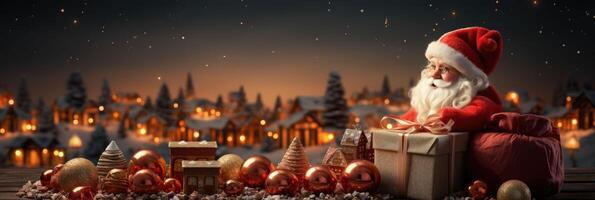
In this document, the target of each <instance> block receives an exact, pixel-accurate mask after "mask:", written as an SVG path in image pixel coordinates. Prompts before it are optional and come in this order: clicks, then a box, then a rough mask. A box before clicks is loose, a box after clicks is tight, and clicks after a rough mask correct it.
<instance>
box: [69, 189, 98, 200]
mask: <svg viewBox="0 0 595 200" xmlns="http://www.w3.org/2000/svg"><path fill="white" fill-rule="evenodd" d="M94 197H95V191H93V189H92V188H91V187H89V186H78V187H76V188H74V189H72V191H70V193H69V194H68V199H69V200H93V198H94Z"/></svg>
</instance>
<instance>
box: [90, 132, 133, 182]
mask: <svg viewBox="0 0 595 200" xmlns="http://www.w3.org/2000/svg"><path fill="white" fill-rule="evenodd" d="M126 168H127V163H126V158H124V154H123V153H122V151H120V148H119V147H118V145H117V144H116V142H114V141H111V142H110V144H109V145H108V146H107V148H105V151H104V152H103V153H102V154H101V157H99V161H98V162H97V173H98V174H99V178H100V179H101V178H103V177H105V176H106V175H107V173H108V172H109V171H110V170H112V169H126Z"/></svg>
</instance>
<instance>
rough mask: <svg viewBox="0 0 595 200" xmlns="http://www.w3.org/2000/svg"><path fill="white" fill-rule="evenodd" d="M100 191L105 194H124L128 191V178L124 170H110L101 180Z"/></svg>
mask: <svg viewBox="0 0 595 200" xmlns="http://www.w3.org/2000/svg"><path fill="white" fill-rule="evenodd" d="M101 190H103V191H104V192H106V193H126V192H127V191H128V177H127V172H126V170H123V169H112V170H110V171H109V172H108V173H107V175H106V176H105V178H104V179H103V184H102V185H101Z"/></svg>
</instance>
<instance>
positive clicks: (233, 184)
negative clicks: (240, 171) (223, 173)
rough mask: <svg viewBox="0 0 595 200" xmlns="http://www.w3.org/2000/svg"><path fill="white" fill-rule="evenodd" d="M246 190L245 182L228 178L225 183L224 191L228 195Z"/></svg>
mask: <svg viewBox="0 0 595 200" xmlns="http://www.w3.org/2000/svg"><path fill="white" fill-rule="evenodd" d="M242 191H244V184H243V183H242V182H240V181H237V180H233V179H231V180H227V181H225V185H223V192H225V194H227V195H238V194H240V193H242Z"/></svg>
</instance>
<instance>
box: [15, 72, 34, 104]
mask: <svg viewBox="0 0 595 200" xmlns="http://www.w3.org/2000/svg"><path fill="white" fill-rule="evenodd" d="M16 106H17V108H19V109H20V110H22V111H24V112H26V113H31V96H29V90H28V89H27V82H26V80H25V78H21V82H20V83H19V91H18V93H17V97H16Z"/></svg>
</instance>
